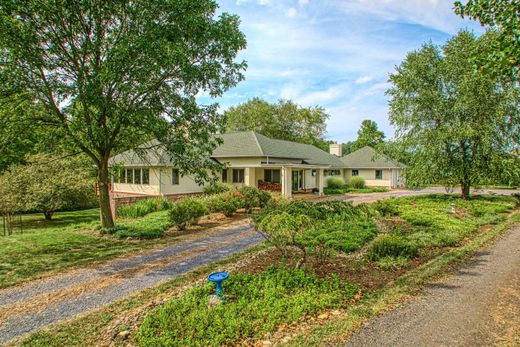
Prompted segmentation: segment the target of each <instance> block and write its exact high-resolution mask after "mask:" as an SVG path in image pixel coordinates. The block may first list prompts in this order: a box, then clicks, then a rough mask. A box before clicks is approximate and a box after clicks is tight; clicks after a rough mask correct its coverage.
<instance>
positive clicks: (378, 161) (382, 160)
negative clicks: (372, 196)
mask: <svg viewBox="0 0 520 347" xmlns="http://www.w3.org/2000/svg"><path fill="white" fill-rule="evenodd" d="M341 161H342V162H343V166H344V167H347V168H353V169H356V168H359V169H379V168H383V169H391V168H403V167H405V165H404V164H401V163H399V162H397V161H395V160H392V159H391V158H390V157H388V156H386V155H384V154H382V153H377V152H376V150H375V149H373V148H372V147H370V146H365V147H363V148H360V149H358V150H357V151H354V152H352V153H350V154H347V155H346V156H344V157H342V158H341Z"/></svg>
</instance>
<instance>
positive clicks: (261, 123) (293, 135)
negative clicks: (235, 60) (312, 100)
mask: <svg viewBox="0 0 520 347" xmlns="http://www.w3.org/2000/svg"><path fill="white" fill-rule="evenodd" d="M225 116H226V120H227V130H228V131H247V130H253V131H257V132H259V133H261V134H263V135H265V136H269V137H273V138H276V139H280V140H288V141H296V142H301V143H308V144H312V145H317V146H319V147H327V145H328V144H327V143H326V141H325V140H324V136H325V132H326V128H327V125H326V124H325V122H326V121H327V119H328V118H329V115H328V114H327V113H326V112H325V109H324V108H322V107H319V106H316V107H301V106H299V105H297V104H296V103H294V102H292V101H290V100H280V101H278V102H277V103H274V104H271V103H269V102H267V101H265V100H262V99H260V98H253V99H251V100H249V101H247V102H245V103H243V104H240V105H237V106H233V107H230V108H229V109H228V110H227V111H226V112H225Z"/></svg>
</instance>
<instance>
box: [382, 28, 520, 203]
mask: <svg viewBox="0 0 520 347" xmlns="http://www.w3.org/2000/svg"><path fill="white" fill-rule="evenodd" d="M496 39H497V38H496V33H493V32H488V33H486V34H485V35H482V36H480V37H478V38H477V37H475V35H474V34H471V33H469V32H466V31H461V32H460V33H459V34H458V35H457V36H455V37H453V38H452V39H451V40H449V41H448V42H447V43H446V44H445V45H443V46H442V47H437V46H434V45H432V44H426V45H424V46H423V47H422V48H421V49H420V50H418V51H414V52H411V53H409V54H408V55H407V57H406V59H405V60H404V61H403V63H402V64H401V65H400V66H399V67H397V69H396V72H395V73H394V74H392V75H391V76H390V81H391V82H392V84H393V87H392V88H391V89H390V90H389V91H388V94H389V95H390V96H391V101H390V121H391V123H392V124H393V125H394V126H395V127H396V139H397V142H396V144H395V146H397V147H399V148H400V150H401V151H402V152H404V153H406V155H405V156H406V157H407V158H408V162H407V165H408V167H407V168H406V171H405V176H406V182H407V185H410V186H421V185H426V184H438V183H442V184H444V185H446V186H461V192H462V195H463V197H464V198H466V197H467V196H468V195H469V188H470V186H478V185H483V184H492V183H500V182H515V181H518V178H519V177H520V161H519V160H520V159H519V158H518V156H517V155H515V154H514V152H512V148H515V146H516V147H517V146H518V144H519V143H520V139H519V134H520V131H519V130H520V108H518V102H519V100H520V94H519V93H518V88H517V87H516V86H515V84H514V82H513V81H511V80H510V78H508V77H507V76H503V75H494V74H491V73H489V72H486V71H484V70H479V69H474V68H473V66H472V60H473V59H474V58H475V57H482V56H487V54H489V53H490V52H491V51H492V49H493V48H492V47H493V45H494V43H495V42H496ZM446 86H449V88H447V87H446Z"/></svg>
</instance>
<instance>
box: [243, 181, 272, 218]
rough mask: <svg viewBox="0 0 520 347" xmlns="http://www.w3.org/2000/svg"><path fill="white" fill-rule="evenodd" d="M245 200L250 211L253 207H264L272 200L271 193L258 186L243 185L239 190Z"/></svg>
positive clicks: (246, 207)
mask: <svg viewBox="0 0 520 347" xmlns="http://www.w3.org/2000/svg"><path fill="white" fill-rule="evenodd" d="M238 191H239V192H240V194H242V197H243V200H244V205H243V206H244V208H245V209H246V212H248V213H250V212H251V211H252V210H253V208H255V207H258V208H264V207H265V206H266V205H267V204H268V203H269V202H270V201H271V198H272V197H271V194H270V193H269V192H266V191H265V190H260V189H258V188H256V187H242V188H240V189H239V190H238Z"/></svg>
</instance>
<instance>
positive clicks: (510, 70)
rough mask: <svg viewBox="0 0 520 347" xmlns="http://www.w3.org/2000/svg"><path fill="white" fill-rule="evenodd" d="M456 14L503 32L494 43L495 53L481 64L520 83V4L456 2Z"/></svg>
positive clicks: (492, 0) (474, 0) (515, 1)
mask: <svg viewBox="0 0 520 347" xmlns="http://www.w3.org/2000/svg"><path fill="white" fill-rule="evenodd" d="M455 12H456V13H457V14H459V15H460V16H462V17H466V16H467V17H469V18H471V19H476V20H478V21H479V22H480V24H482V25H484V26H487V27H490V28H492V29H493V30H497V31H498V32H499V36H498V39H497V40H495V41H494V42H492V44H493V45H494V49H493V50H490V51H489V53H490V54H489V56H487V57H485V59H484V60H483V59H480V60H477V62H478V63H480V64H481V66H482V65H484V66H485V67H488V68H491V70H494V71H497V72H498V73H506V74H512V75H513V76H516V78H517V79H518V74H519V70H520V29H519V28H520V1H519V0H469V1H465V2H464V3H463V2H460V1H456V2H455Z"/></svg>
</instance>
